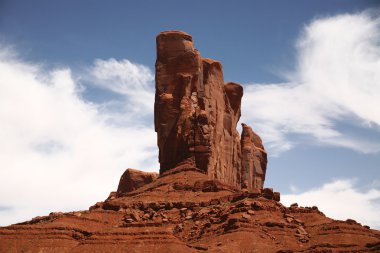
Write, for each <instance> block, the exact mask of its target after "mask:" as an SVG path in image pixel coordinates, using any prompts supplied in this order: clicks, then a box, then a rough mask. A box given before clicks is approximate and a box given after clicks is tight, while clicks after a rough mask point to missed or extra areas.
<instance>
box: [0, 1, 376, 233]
mask: <svg viewBox="0 0 380 253" xmlns="http://www.w3.org/2000/svg"><path fill="white" fill-rule="evenodd" d="M378 8H379V4H377V1H363V0H360V1H359V0H358V1H353V0H352V1H343V0H339V1H338V0H330V1H296V0H294V1H241V2H239V4H236V3H233V2H227V1H224V2H222V1H194V2H193V3H189V2H183V3H182V2H179V1H164V2H158V1H136V2H135V3H133V2H132V1H129V2H127V1H111V2H110V3H107V4H106V3H105V2H102V1H59V2H58V1H47V0H46V1H33V2H31V1H18V0H15V1H14V0H13V1H4V0H3V1H1V0H0V73H1V77H0V122H1V124H0V125H1V126H0V130H1V131H0V132H1V134H2V143H1V144H0V161H3V164H2V166H0V178H1V179H0V214H1V215H0V217H1V218H0V225H7V224H10V223H13V222H17V221H22V220H25V219H30V218H32V217H33V216H36V215H43V214H47V213H49V212H50V211H59V210H64V211H70V210H76V209H85V208H87V207H88V206H90V205H91V204H93V203H94V202H96V201H99V200H102V199H105V198H106V197H107V194H108V193H109V192H110V191H112V190H115V189H116V187H117V183H118V180H119V177H120V176H121V174H122V172H123V171H124V170H125V169H126V168H128V167H133V168H136V169H142V170H149V171H154V170H158V165H157V148H156V145H155V143H156V140H155V133H154V130H153V128H152V124H153V117H152V111H153V102H154V97H153V92H154V63H155V36H156V35H157V34H158V33H159V32H160V31H163V30H168V29H180V30H183V31H186V32H188V33H190V34H192V36H193V38H194V41H195V46H196V47H197V48H198V50H199V51H200V52H201V55H202V56H203V57H207V58H213V59H216V60H219V61H221V62H222V64H223V68H224V77H225V80H226V81H235V82H239V83H241V84H243V85H244V87H245V95H244V100H243V112H242V114H243V115H242V121H244V122H246V123H249V124H250V125H251V126H253V128H254V129H255V130H256V131H257V132H258V133H259V134H260V135H261V136H262V138H263V141H264V144H265V146H266V148H267V150H268V152H269V154H270V158H269V164H268V172H267V173H268V174H267V181H266V186H267V187H273V188H274V189H275V190H277V191H280V192H281V193H282V196H283V203H284V204H289V203H290V202H294V201H297V202H299V203H300V204H303V205H318V206H320V209H321V210H322V211H324V212H325V213H326V214H327V215H330V216H333V217H335V218H340V219H346V218H354V219H356V220H358V221H360V222H362V223H365V224H369V225H371V226H374V227H377V228H380V218H379V217H380V212H379V211H378V210H380V204H379V200H380V171H379V166H380V114H379V113H380V109H378V108H380V102H379V101H380V97H379V96H380V85H379V83H380V82H379V81H380V55H379V53H378V52H379V49H380V48H379V41H380V15H379V9H378ZM342 205H349V206H350V207H351V208H347V209H346V210H344V209H342V208H340V207H341V206H342Z"/></svg>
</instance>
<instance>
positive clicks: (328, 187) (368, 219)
mask: <svg viewBox="0 0 380 253" xmlns="http://www.w3.org/2000/svg"><path fill="white" fill-rule="evenodd" d="M354 182H355V180H352V179H340V180H334V181H332V182H330V183H326V184H324V185H323V186H321V187H319V188H315V189H311V190H308V191H305V192H301V193H297V194H296V193H295V194H286V195H282V196H281V202H282V203H283V204H285V205H287V206H289V205H290V204H292V203H294V202H297V203H298V204H299V205H301V206H318V208H319V210H321V211H322V212H324V213H325V214H326V215H327V216H328V217H331V218H334V219H339V220H346V219H354V220H356V221H358V222H360V223H362V224H363V225H370V226H371V227H373V228H376V229H380V211H379V210H380V191H379V190H377V189H375V188H373V189H370V190H368V191H365V192H363V191H360V190H359V189H358V187H356V186H355V183H354Z"/></svg>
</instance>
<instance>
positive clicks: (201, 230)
mask: <svg viewBox="0 0 380 253" xmlns="http://www.w3.org/2000/svg"><path fill="white" fill-rule="evenodd" d="M156 66H157V72H156V88H157V92H156V101H155V127H156V131H157V135H158V146H159V150H160V154H159V160H160V164H161V168H160V175H159V176H158V175H157V174H156V173H146V172H141V171H137V170H133V169H127V170H126V171H125V172H124V174H123V175H122V177H121V179H120V183H119V186H118V189H117V191H116V192H111V194H110V195H109V197H108V198H107V199H106V200H105V201H102V202H98V203H96V204H95V205H93V206H91V207H90V208H89V210H84V211H77V212H68V213H62V212H57V213H50V214H49V215H47V216H38V217H35V218H33V219H32V220H30V221H26V222H23V223H19V224H15V225H11V226H7V227H0V252H31V253H34V252H64V253H65V252H70V253H71V252H74V253H76V252H78V253H79V252H81V253H82V252H91V253H92V252H130V253H138V252H146V253H161V252H162V253H171V252H172V253H180V252H213V253H216V252H225V253H234V252H243V253H245V252H247V253H248V252H277V253H281V252H282V253H286V252H287V253H290V252H314V253H316V252H352V253H353V252H380V231H377V230H373V229H370V228H369V227H368V226H363V225H361V224H360V223H357V222H356V221H354V220H352V219H348V220H346V221H337V220H333V219H330V218H328V217H326V216H325V215H324V214H323V213H322V212H321V211H319V210H318V208H317V207H315V206H313V207H301V206H298V205H297V204H296V203H295V204H292V205H291V206H290V207H285V206H283V205H282V204H281V203H280V202H279V201H280V194H279V193H278V192H274V191H273V189H272V188H263V189H261V188H262V187H263V183H264V179H265V172H266V163H267V156H266V152H265V150H264V146H263V144H262V141H261V139H260V137H259V136H258V135H257V134H255V133H254V132H253V131H252V129H251V128H250V127H249V126H247V125H245V124H243V131H242V136H241V138H240V136H239V134H238V132H237V131H236V124H237V122H238V120H239V117H240V103H241V97H242V95H243V89H242V87H241V86H240V85H239V84H236V83H227V84H224V83H223V74H222V66H221V64H220V63H219V62H216V61H213V60H209V59H202V58H201V57H200V56H199V53H198V51H196V50H195V49H194V47H193V42H192V38H191V36H190V35H188V34H186V33H183V32H178V31H169V32H163V33H161V34H160V35H159V36H158V37H157V64H156Z"/></svg>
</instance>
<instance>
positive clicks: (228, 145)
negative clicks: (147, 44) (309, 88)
mask: <svg viewBox="0 0 380 253" xmlns="http://www.w3.org/2000/svg"><path fill="white" fill-rule="evenodd" d="M156 43H157V61H156V95H155V108H154V109H155V111H154V119H155V130H156V132H157V143H158V147H159V162H160V173H161V174H162V173H164V172H165V171H168V170H171V169H173V168H175V167H177V166H178V165H179V164H181V165H183V164H184V163H185V164H189V165H190V166H194V167H197V168H198V169H200V170H202V171H203V172H204V173H206V174H207V175H209V177H210V178H211V179H218V180H220V181H222V182H225V183H229V184H232V185H235V186H238V187H240V185H241V179H242V175H241V159H242V153H241V143H240V136H239V133H238V131H237V130H236V125H237V123H238V121H239V119H240V115H241V112H240V105H241V98H242V96H243V88H242V86H241V85H239V84H237V83H227V84H225V83H224V80H223V71H222V65H221V64H220V62H218V61H214V60H211V59H205V58H202V57H201V56H200V54H199V52H198V51H197V50H196V49H195V48H194V44H193V39H192V37H191V36H190V35H189V34H187V33H184V32H181V31H166V32H162V33H160V34H159V35H158V36H157V39H156Z"/></svg>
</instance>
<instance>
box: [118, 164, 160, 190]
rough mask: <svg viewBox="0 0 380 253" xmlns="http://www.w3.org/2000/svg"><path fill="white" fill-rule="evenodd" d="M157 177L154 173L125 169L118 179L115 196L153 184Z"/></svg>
mask: <svg viewBox="0 0 380 253" xmlns="http://www.w3.org/2000/svg"><path fill="white" fill-rule="evenodd" d="M157 177H158V173H156V172H143V171H140V170H135V169H127V170H126V171H125V172H124V173H123V175H122V176H121V178H120V181H119V186H118V187H117V191H116V194H117V195H122V194H123V193H126V192H131V191H134V190H136V189H138V188H140V187H142V186H144V185H146V184H149V183H151V182H153V181H154V180H155V179H156V178H157Z"/></svg>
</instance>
